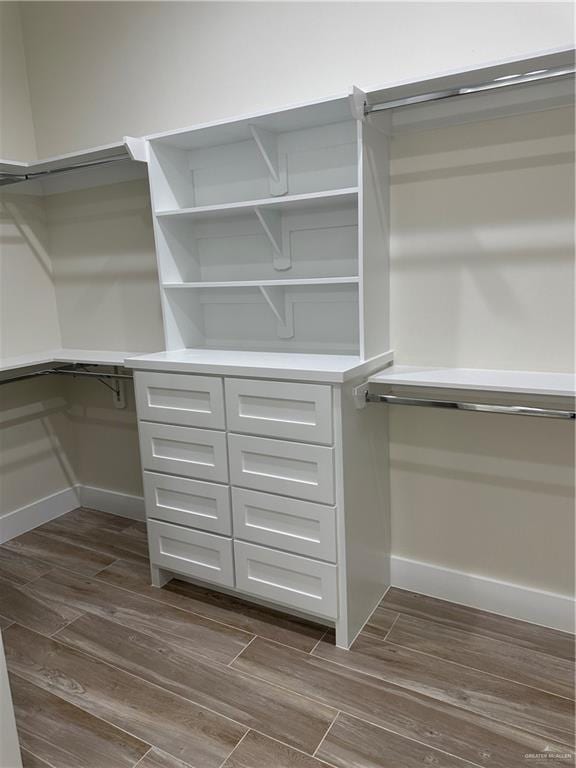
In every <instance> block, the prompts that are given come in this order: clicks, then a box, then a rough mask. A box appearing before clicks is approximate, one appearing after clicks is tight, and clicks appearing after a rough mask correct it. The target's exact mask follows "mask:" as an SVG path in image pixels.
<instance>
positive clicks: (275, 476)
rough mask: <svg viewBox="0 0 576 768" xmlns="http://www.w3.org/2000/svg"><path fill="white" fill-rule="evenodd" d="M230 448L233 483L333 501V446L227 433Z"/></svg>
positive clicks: (261, 489) (245, 486) (309, 498)
mask: <svg viewBox="0 0 576 768" xmlns="http://www.w3.org/2000/svg"><path fill="white" fill-rule="evenodd" d="M228 449H229V454H230V476H231V481H232V483H233V484H234V485H239V486H241V487H244V488H254V490H257V491H268V492H270V493H279V494H283V495H285V496H296V497H299V498H301V499H307V500H309V501H319V502H322V503H324V504H333V503H334V466H333V465H334V460H333V451H332V448H326V447H324V446H320V445H303V444H302V443H287V442H285V441H283V440H267V439H266V438H263V437H248V436H247V435H228Z"/></svg>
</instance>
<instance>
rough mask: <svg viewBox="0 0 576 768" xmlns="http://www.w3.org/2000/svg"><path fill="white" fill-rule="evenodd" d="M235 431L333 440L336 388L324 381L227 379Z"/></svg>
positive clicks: (229, 414) (228, 409) (314, 440)
mask: <svg viewBox="0 0 576 768" xmlns="http://www.w3.org/2000/svg"><path fill="white" fill-rule="evenodd" d="M226 413H227V417H228V429H229V430H230V431H231V432H249V433H251V434H254V435H266V436H269V437H283V438H287V439H288V440H302V441H303V442H308V443H327V444H329V443H331V442H332V391H331V388H330V387H328V386H326V385H321V384H293V383H291V382H286V381H252V380H250V379H226Z"/></svg>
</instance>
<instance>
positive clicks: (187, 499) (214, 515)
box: [144, 472, 232, 536]
mask: <svg viewBox="0 0 576 768" xmlns="http://www.w3.org/2000/svg"><path fill="white" fill-rule="evenodd" d="M144 497H145V499H146V517H148V518H154V519H156V520H162V521H164V522H167V523H176V524H177V525H185V526H187V527H189V528H200V529H201V530H203V531H210V532H212V533H222V534H224V535H225V536H231V535H232V516H231V514H230V490H229V487H228V486H227V485H218V484H217V483H204V482H202V481H200V480H189V479H188V478H184V477H174V476H173V475H156V474H154V473H152V472H144Z"/></svg>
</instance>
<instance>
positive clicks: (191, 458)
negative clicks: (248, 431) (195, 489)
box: [138, 421, 228, 483]
mask: <svg viewBox="0 0 576 768" xmlns="http://www.w3.org/2000/svg"><path fill="white" fill-rule="evenodd" d="M138 427H139V431H140V453H141V458H142V466H143V468H144V469H152V470H155V471H156V472H168V473H169V474H172V475H184V476H185V477H197V478H199V479H200V480H216V481H217V482H220V483H226V482H228V460H227V456H226V434H225V433H224V432H213V431H212V430H209V429H194V428H193V427H174V426H172V425H169V424H153V423H151V422H146V421H141V422H140V423H139V425H138Z"/></svg>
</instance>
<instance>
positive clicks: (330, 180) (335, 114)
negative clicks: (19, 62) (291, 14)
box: [126, 97, 392, 647]
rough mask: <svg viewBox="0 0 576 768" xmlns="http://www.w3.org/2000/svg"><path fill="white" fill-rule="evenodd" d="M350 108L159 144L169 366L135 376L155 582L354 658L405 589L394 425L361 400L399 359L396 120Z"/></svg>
mask: <svg viewBox="0 0 576 768" xmlns="http://www.w3.org/2000/svg"><path fill="white" fill-rule="evenodd" d="M351 106H352V107H353V104H351V102H350V100H349V99H348V97H342V98H338V99H332V100H329V101H324V102H318V103H315V104H309V105H305V106H302V107H296V108H293V109H287V110H281V111H278V112H275V113H272V114H266V115H255V116H253V117H247V118H242V119H239V120H234V121H231V122H229V123H216V124H211V125H204V126H199V127H197V128H193V129H190V130H187V131H180V132H177V133H172V134H164V135H160V136H152V137H149V138H148V164H149V178H150V189H151V196H152V208H153V218H154V232H155V238H156V252H157V258H158V272H159V277H160V289H161V297H162V308H163V317H164V332H165V341H166V351H165V352H161V353H158V354H155V355H145V356H141V357H135V358H133V359H130V360H127V361H126V365H127V366H128V367H132V368H134V369H135V387H136V403H137V410H138V418H139V430H140V449H141V457H142V464H143V470H144V486H145V489H146V493H145V496H146V514H147V518H148V539H149V543H150V553H151V579H152V583H153V584H154V585H155V586H157V587H161V586H162V585H163V584H165V583H166V581H168V580H169V579H170V578H172V576H173V575H174V574H177V575H178V576H179V577H180V578H182V577H185V578H186V577H188V578H192V579H193V580H194V579H199V580H200V581H203V582H208V583H209V584H211V585H213V586H214V587H215V588H220V589H221V588H226V589H232V590H233V591H235V592H238V593H240V594H242V595H244V596H246V597H248V598H250V599H253V600H257V601H258V600H264V601H266V602H268V603H272V604H274V605H276V606H278V607H281V608H284V609H285V610H288V611H296V612H303V613H305V614H307V615H312V616H313V617H315V618H316V619H320V620H322V621H328V622H330V623H332V624H333V625H334V626H335V628H336V637H337V643H338V644H339V645H341V646H343V647H348V646H349V645H350V643H351V642H352V640H353V639H354V637H355V635H356V634H357V632H358V631H359V630H360V628H361V627H362V625H363V624H364V622H365V621H366V619H367V618H368V616H369V615H370V614H371V612H372V610H373V609H374V607H375V606H376V604H377V603H378V601H379V600H380V598H381V596H382V594H383V592H384V591H385V589H386V586H387V585H388V584H389V565H388V556H387V552H388V548H389V535H388V519H389V516H388V509H387V493H386V490H385V486H386V480H385V469H384V471H383V470H382V467H381V466H380V464H379V462H381V461H383V462H384V464H383V466H384V468H385V456H386V451H387V441H386V414H385V413H384V412H383V411H382V412H381V413H379V414H377V415H376V416H375V417H374V416H373V415H370V416H368V414H367V413H366V412H361V411H358V410H357V409H356V408H355V405H354V398H353V394H352V393H353V388H354V386H355V385H357V384H358V383H359V381H361V380H362V378H363V377H366V376H367V375H369V374H370V373H373V372H375V371H377V370H379V369H380V368H382V367H384V366H385V365H387V364H389V363H390V362H391V360H392V353H391V352H390V350H389V348H388V347H389V343H388V338H389V337H388V325H389V320H388V200H387V189H388V165H389V160H388V158H389V155H388V142H389V127H390V118H389V116H387V115H385V116H377V117H373V118H370V119H369V120H366V121H364V120H363V119H357V118H356V117H355V116H354V113H353V110H352V109H351ZM361 117H363V115H362V116H361ZM361 435H362V436H363V437H362V439H361V437H360V436H361ZM366 437H367V438H368V439H367V440H365V439H363V438H366ZM375 450H377V451H378V454H379V462H376V461H375V456H374V451H375ZM206 510H210V511H209V512H207V511H206Z"/></svg>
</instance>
